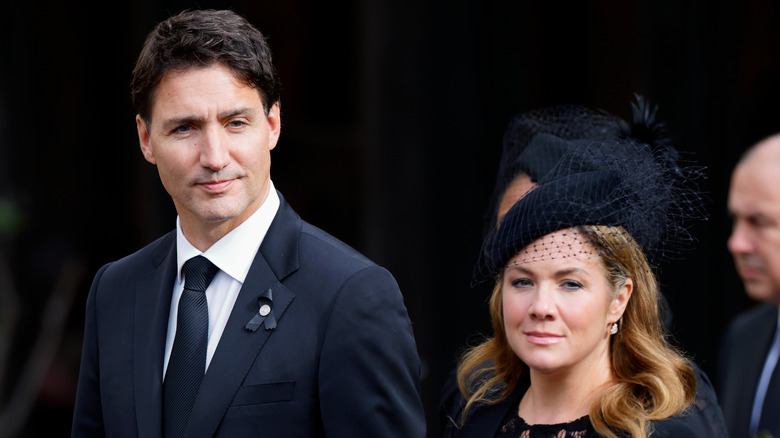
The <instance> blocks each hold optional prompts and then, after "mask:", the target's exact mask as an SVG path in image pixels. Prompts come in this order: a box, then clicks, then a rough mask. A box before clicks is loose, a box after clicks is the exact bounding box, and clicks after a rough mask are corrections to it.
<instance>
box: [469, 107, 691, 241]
mask: <svg viewBox="0 0 780 438" xmlns="http://www.w3.org/2000/svg"><path fill="white" fill-rule="evenodd" d="M631 105H632V110H633V123H632V124H629V123H627V122H626V121H624V120H623V119H621V118H619V117H616V116H613V115H611V114H609V113H607V112H605V111H602V110H598V109H591V108H587V107H584V106H580V105H558V106H552V107H547V108H541V109H536V110H531V111H526V112H523V113H520V114H518V115H516V116H515V117H513V118H512V119H511V120H510V121H509V123H508V124H507V127H506V129H505V130H504V136H503V140H502V150H501V159H500V161H499V167H498V170H497V172H496V183H495V186H494V189H493V194H492V197H491V201H490V204H489V207H488V210H487V212H486V214H485V217H484V220H485V230H484V231H485V232H488V231H489V230H490V229H492V228H493V227H495V225H496V216H497V211H498V206H499V203H500V201H501V197H502V196H503V194H504V193H505V192H506V190H507V188H508V186H509V185H510V184H511V183H512V181H513V180H514V179H515V178H516V177H517V176H519V175H522V174H527V175H529V176H530V177H531V181H532V182H535V183H536V182H539V180H540V179H541V178H542V177H543V176H545V175H546V174H547V173H548V172H549V171H550V170H551V169H552V167H553V166H554V165H555V163H557V162H558V160H559V159H560V158H561V157H562V156H563V154H564V153H565V152H566V151H567V150H568V148H569V147H570V146H571V144H572V143H571V140H591V141H606V140H625V139H633V140H635V141H639V142H642V143H648V144H653V145H655V146H657V147H659V148H663V149H668V151H667V154H668V155H669V156H670V157H671V158H672V159H676V158H677V156H676V153H675V152H674V150H673V149H672V148H671V146H670V144H671V141H670V139H668V138H667V137H666V126H665V125H664V124H663V123H658V122H656V113H657V107H655V106H652V105H651V104H650V103H649V102H648V101H647V100H646V99H644V98H643V97H642V96H639V95H637V96H636V101H635V102H633V103H632V104H631Z"/></svg>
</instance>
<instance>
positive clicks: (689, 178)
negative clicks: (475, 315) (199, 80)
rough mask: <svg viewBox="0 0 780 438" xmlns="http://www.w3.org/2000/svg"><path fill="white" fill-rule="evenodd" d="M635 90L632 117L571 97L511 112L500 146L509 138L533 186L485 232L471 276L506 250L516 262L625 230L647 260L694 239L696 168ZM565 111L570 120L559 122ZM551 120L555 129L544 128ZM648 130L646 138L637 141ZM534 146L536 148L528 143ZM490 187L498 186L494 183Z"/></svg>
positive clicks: (702, 215)
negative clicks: (599, 233) (589, 230)
mask: <svg viewBox="0 0 780 438" xmlns="http://www.w3.org/2000/svg"><path fill="white" fill-rule="evenodd" d="M638 100H639V102H638V104H636V105H634V116H635V117H634V125H633V126H630V125H628V124H627V123H625V122H623V121H622V120H621V119H619V118H616V117H613V116H610V115H608V114H606V113H603V112H600V111H595V110H588V109H586V108H582V107H577V106H564V107H554V108H551V109H547V110H542V111H535V112H532V113H526V114H524V115H523V116H522V117H519V118H517V119H515V122H514V123H516V124H522V126H523V128H521V129H512V133H511V134H509V130H508V134H507V137H508V138H509V140H508V142H507V140H505V144H504V148H505V150H504V152H505V153H506V151H507V147H509V148H514V152H515V154H516V156H517V157H523V159H518V160H515V162H522V163H519V164H517V165H518V166H520V165H521V166H523V168H522V169H521V172H523V173H526V174H529V175H530V176H531V177H532V179H535V180H536V181H537V186H536V187H535V188H534V189H532V190H531V191H530V192H528V193H527V194H526V195H525V196H524V197H523V198H522V199H520V201H518V202H517V203H516V204H515V205H514V206H512V208H511V209H510V210H509V211H508V213H507V214H506V216H504V218H503V219H502V220H501V223H500V224H499V226H498V227H497V228H496V227H493V228H492V229H491V230H490V231H489V232H488V233H487V235H486V237H485V240H484V242H483V247H482V251H481V254H480V257H479V260H478V263H477V266H476V268H475V272H474V280H475V283H478V282H482V281H486V280H488V279H491V278H495V277H496V276H497V275H498V274H499V273H500V272H501V271H502V270H503V269H504V267H505V266H506V264H507V263H508V262H509V261H510V259H514V262H515V263H522V262H528V261H534V260H545V259H550V258H561V257H570V256H575V255H576V256H589V255H592V254H603V252H605V251H613V250H615V248H610V247H609V244H608V243H606V242H618V241H623V242H625V241H626V240H629V241H630V240H632V239H633V240H634V241H636V243H638V244H639V247H640V248H641V249H642V251H643V253H644V255H645V257H646V258H647V259H648V261H649V262H650V263H651V265H656V264H658V263H660V262H661V261H665V260H670V259H674V258H676V256H678V255H679V254H680V252H681V250H683V249H685V248H688V247H689V246H691V243H692V242H693V241H694V240H695V239H694V237H693V236H692V235H691V234H690V232H689V230H688V228H687V227H688V226H689V225H690V223H691V221H693V220H697V219H706V211H705V208H704V202H703V196H702V194H701V191H700V189H699V184H700V183H701V182H702V181H703V179H704V173H703V168H702V167H698V166H695V165H693V164H692V163H685V162H683V160H681V159H680V155H679V153H678V152H677V151H676V150H675V149H674V148H672V147H671V146H670V145H669V144H668V141H667V140H664V139H662V137H660V136H658V132H659V129H658V126H657V125H654V124H653V120H654V116H655V111H654V110H651V108H650V107H649V106H648V105H647V104H646V102H644V101H643V100H641V98H638ZM537 119H541V120H537ZM567 120H572V121H573V122H572V124H571V126H568V127H565V126H564V125H566V121H567ZM551 126H558V128H556V129H559V131H558V132H557V133H552V132H551V131H553V129H549V128H550V127H551ZM510 127H511V126H510ZM517 127H518V125H515V126H514V128H517ZM527 127H532V128H527ZM542 127H543V128H542ZM534 130H538V131H540V132H536V133H534ZM558 133H561V135H557V134H558ZM646 134H647V135H646ZM654 137H655V138H656V139H657V140H656V141H655V142H654V143H649V142H645V141H642V140H647V139H653V138H654ZM535 147H538V149H537V152H536V153H535V154H531V153H527V152H530V151H533V148H535ZM519 148H522V150H519V153H518V149H519ZM542 152H544V153H542ZM524 153H526V154H525V155H524ZM512 166H514V164H513V165H504V164H503V163H502V168H505V169H504V170H503V172H504V173H505V175H504V176H503V178H504V179H508V180H509V181H511V179H512V178H514V175H513V174H512V173H513V172H516V169H511V167H512ZM535 172H536V173H535ZM515 174H516V173H515ZM501 177H502V176H501V175H499V178H501ZM500 181H502V180H501V179H499V183H498V184H497V186H499V185H500ZM506 184H508V182H507V183H506ZM504 187H505V186H504ZM497 192H500V193H503V190H499V188H498V187H497ZM497 197H499V198H500V194H498V195H497ZM496 202H497V201H496ZM584 225H604V226H609V227H619V228H614V229H613V230H617V231H613V232H619V233H623V237H627V238H628V239H599V241H598V245H594V236H593V235H586V236H583V235H582V230H581V229H578V227H580V226H584ZM515 256H517V257H515Z"/></svg>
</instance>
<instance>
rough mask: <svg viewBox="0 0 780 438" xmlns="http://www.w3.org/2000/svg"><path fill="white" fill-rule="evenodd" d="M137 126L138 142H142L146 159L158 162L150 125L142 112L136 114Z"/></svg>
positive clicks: (142, 149)
mask: <svg viewBox="0 0 780 438" xmlns="http://www.w3.org/2000/svg"><path fill="white" fill-rule="evenodd" d="M135 126H136V128H138V142H139V143H140V144H141V153H142V154H144V158H146V161H148V162H150V163H152V164H157V160H155V158H154V152H153V151H152V146H151V144H150V137H149V127H148V126H147V125H146V122H145V121H144V119H143V117H141V115H140V114H138V115H136V116H135Z"/></svg>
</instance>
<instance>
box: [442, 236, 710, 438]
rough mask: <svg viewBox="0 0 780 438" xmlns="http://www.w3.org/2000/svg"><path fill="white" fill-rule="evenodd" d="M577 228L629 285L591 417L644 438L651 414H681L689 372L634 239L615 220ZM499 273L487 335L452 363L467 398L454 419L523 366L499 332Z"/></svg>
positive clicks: (512, 380)
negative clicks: (608, 378) (608, 376)
mask: <svg viewBox="0 0 780 438" xmlns="http://www.w3.org/2000/svg"><path fill="white" fill-rule="evenodd" d="M576 229H577V230H578V231H579V232H580V233H581V235H585V236H587V237H588V240H589V241H590V243H591V244H593V245H594V246H595V247H596V248H598V249H600V253H601V254H600V255H599V256H598V257H599V258H600V260H601V263H602V266H603V268H604V270H605V272H606V275H607V278H608V280H609V281H610V283H611V284H612V285H613V288H614V290H615V293H617V291H618V290H619V288H620V287H621V286H622V285H623V284H625V281H626V279H627V278H631V279H632V281H633V284H634V288H633V293H632V295H631V298H630V299H629V302H628V304H627V306H626V309H625V312H624V313H623V317H622V322H621V324H620V330H619V331H618V332H617V334H615V335H613V336H612V337H611V340H610V342H611V347H610V356H611V357H610V362H611V365H612V373H613V376H614V381H613V382H612V383H611V384H610V385H608V386H607V387H606V388H605V389H604V390H603V392H602V393H601V395H600V396H599V397H597V398H596V400H595V401H594V402H593V404H592V405H591V406H590V411H589V416H590V421H591V423H592V424H593V427H594V428H595V429H596V431H597V432H598V433H599V434H601V435H603V436H605V437H610V438H617V436H618V435H617V434H616V432H620V433H626V434H628V435H630V436H631V437H634V438H638V437H642V438H644V437H647V436H648V435H649V434H650V432H652V427H651V423H650V422H651V421H655V420H662V419H665V418H668V417H671V416H673V415H676V414H679V413H682V412H683V411H685V410H686V409H687V408H688V407H689V406H690V405H691V403H692V402H693V399H694V396H695V392H696V376H695V373H694V371H693V369H692V368H691V366H690V365H689V363H688V361H687V360H686V359H685V358H684V357H683V355H682V354H681V353H680V352H679V351H678V350H677V349H675V348H674V347H673V346H672V345H671V344H670V343H669V341H668V340H667V338H666V335H665V333H664V329H663V326H662V324H661V320H660V316H659V314H658V301H659V294H660V292H659V290H658V283H657V281H656V278H655V275H654V274H653V272H652V270H651V268H650V266H649V264H648V262H647V259H646V258H645V256H644V254H643V253H642V250H641V249H640V247H639V245H638V244H637V243H636V242H635V241H634V240H633V238H631V236H630V235H629V234H628V233H627V232H626V231H625V230H624V229H623V228H622V227H607V226H602V225H587V226H579V227H576ZM502 277H503V274H499V278H498V281H497V282H496V285H495V287H494V288H493V293H492V295H491V297H490V315H491V320H492V325H493V333H494V335H493V337H491V338H488V339H487V340H486V341H484V342H483V343H482V344H480V345H478V346H476V347H473V348H471V349H469V350H468V351H467V352H466V353H465V354H464V356H463V357H462V359H461V361H460V364H459V366H458V376H457V377H458V386H459V387H460V390H461V393H463V395H464V397H465V398H466V400H467V401H466V405H465V407H464V410H463V414H462V416H461V418H460V419H459V421H460V424H461V425H462V424H464V423H465V421H466V418H467V415H468V412H469V410H470V409H471V408H472V407H473V406H474V405H475V404H477V403H485V404H493V403H498V402H501V401H503V400H504V399H506V398H507V397H508V396H509V395H510V394H511V393H512V391H514V389H515V387H516V386H517V384H518V382H519V380H520V378H521V377H523V375H524V373H527V372H528V371H527V367H526V366H525V364H523V362H522V361H521V360H520V358H518V357H517V355H515V353H514V352H513V351H512V349H511V348H510V346H509V343H508V342H507V337H506V333H505V332H504V319H503V304H502V302H503V299H502V290H501V284H502Z"/></svg>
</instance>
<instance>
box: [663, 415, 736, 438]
mask: <svg viewBox="0 0 780 438" xmlns="http://www.w3.org/2000/svg"><path fill="white" fill-rule="evenodd" d="M713 433H715V432H714V430H713V426H712V425H710V424H707V423H706V422H705V421H703V418H702V417H701V416H700V415H695V414H693V413H688V412H686V413H683V414H680V415H675V416H673V417H669V418H667V419H664V420H659V421H655V422H653V433H652V434H651V435H650V436H651V437H652V438H717V437H718V435H713ZM720 438H726V437H720Z"/></svg>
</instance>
